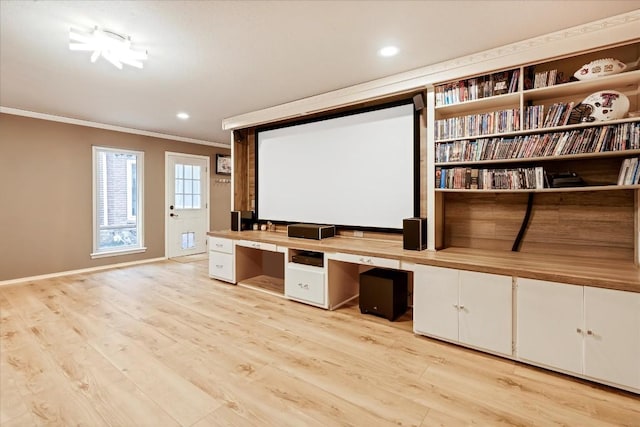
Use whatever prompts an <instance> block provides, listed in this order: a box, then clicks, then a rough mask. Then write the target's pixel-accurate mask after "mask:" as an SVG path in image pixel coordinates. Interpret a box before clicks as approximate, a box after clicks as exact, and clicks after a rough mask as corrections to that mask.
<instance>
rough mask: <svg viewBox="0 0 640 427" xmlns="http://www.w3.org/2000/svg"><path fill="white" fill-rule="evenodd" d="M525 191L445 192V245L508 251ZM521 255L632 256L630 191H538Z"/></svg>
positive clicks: (632, 231) (525, 202)
mask: <svg viewBox="0 0 640 427" xmlns="http://www.w3.org/2000/svg"><path fill="white" fill-rule="evenodd" d="M526 205H527V194H526V193H510V194H486V195H485V194H478V193H474V194H467V193H464V194H463V193H446V194H445V206H446V209H445V215H444V217H445V220H444V222H445V246H446V247H451V246H454V247H468V248H478V249H492V250H501V251H510V250H511V247H512V245H513V242H514V240H515V238H516V236H517V234H518V230H519V229H520V225H521V223H522V219H523V218H524V214H525V211H526ZM520 251H521V252H525V253H527V252H528V253H546V254H550V253H551V254H553V253H555V254H567V253H573V254H574V255H577V256H593V257H602V258H612V259H625V260H633V255H634V191H633V190H618V191H594V192H576V193H546V194H540V193H537V194H535V196H534V204H533V210H532V215H531V221H530V223H529V227H528V228H527V231H526V234H525V235H524V238H523V240H522V245H521V248H520Z"/></svg>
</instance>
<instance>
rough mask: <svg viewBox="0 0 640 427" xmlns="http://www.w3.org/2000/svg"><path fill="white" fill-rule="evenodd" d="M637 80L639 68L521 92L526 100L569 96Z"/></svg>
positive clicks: (632, 83) (631, 83)
mask: <svg viewBox="0 0 640 427" xmlns="http://www.w3.org/2000/svg"><path fill="white" fill-rule="evenodd" d="M638 82H640V70H636V71H628V72H626V73H620V74H614V75H612V76H604V77H598V78H595V79H592V80H580V81H575V82H569V83H562V84H558V85H554V86H547V87H542V88H537V89H528V90H525V91H524V92H523V96H524V99H525V100H527V101H538V100H541V99H548V98H550V97H569V96H572V95H579V94H581V93H584V92H588V91H598V90H601V89H602V87H603V85H606V86H608V87H610V88H616V87H617V88H619V87H624V86H631V85H637V84H638Z"/></svg>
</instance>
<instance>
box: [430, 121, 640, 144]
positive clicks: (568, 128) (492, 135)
mask: <svg viewBox="0 0 640 427" xmlns="http://www.w3.org/2000/svg"><path fill="white" fill-rule="evenodd" d="M634 122H640V117H626V118H624V119H617V120H609V121H606V122H592V123H577V124H575V125H566V126H554V127H546V128H537V129H525V130H517V131H513V132H499V133H490V134H486V135H473V136H464V137H458V138H446V139H438V140H436V141H435V142H436V144H441V143H446V142H455V141H465V140H476V139H490V138H508V137H511V136H520V135H531V134H536V133H552V132H564V131H571V130H574V129H581V128H590V127H602V126H609V125H617V124H620V123H634Z"/></svg>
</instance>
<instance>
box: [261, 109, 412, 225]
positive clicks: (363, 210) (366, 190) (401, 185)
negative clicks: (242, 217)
mask: <svg viewBox="0 0 640 427" xmlns="http://www.w3.org/2000/svg"><path fill="white" fill-rule="evenodd" d="M414 127H415V121H414V107H413V104H411V103H409V104H402V105H395V106H390V107H386V108H381V109H376V110H371V111H365V112H360V113H356V114H350V115H345V116H340V117H336V118H331V119H326V120H321V121H314V122H310V123H304V124H297V125H292V126H287V127H281V128H277V129H270V130H262V131H260V130H259V131H258V133H257V140H256V145H257V146H256V162H257V167H256V214H257V217H258V219H259V220H261V221H267V220H269V221H274V222H302V223H313V224H330V225H336V226H346V227H362V228H384V229H398V230H399V229H402V219H403V218H408V217H413V216H417V215H416V209H417V203H418V202H417V188H415V187H416V186H417V184H416V176H417V172H418V171H417V170H416V162H415V160H416V159H417V156H418V154H416V153H417V152H418V150H417V149H416V147H417V144H416V139H415V135H414Z"/></svg>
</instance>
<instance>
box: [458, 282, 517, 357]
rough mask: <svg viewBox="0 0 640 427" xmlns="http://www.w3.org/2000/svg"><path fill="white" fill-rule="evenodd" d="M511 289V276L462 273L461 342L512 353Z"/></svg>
mask: <svg viewBox="0 0 640 427" xmlns="http://www.w3.org/2000/svg"><path fill="white" fill-rule="evenodd" d="M511 289H512V279H511V277H510V276H499V275H496V274H487V273H477V272H473V271H461V272H460V297H459V313H460V316H459V322H460V327H459V337H460V342H463V343H466V344H469V345H472V346H475V347H479V348H483V349H487V350H491V351H495V352H498V353H502V354H508V355H511V354H512V324H513V316H512V306H513V300H512V292H511Z"/></svg>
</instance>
